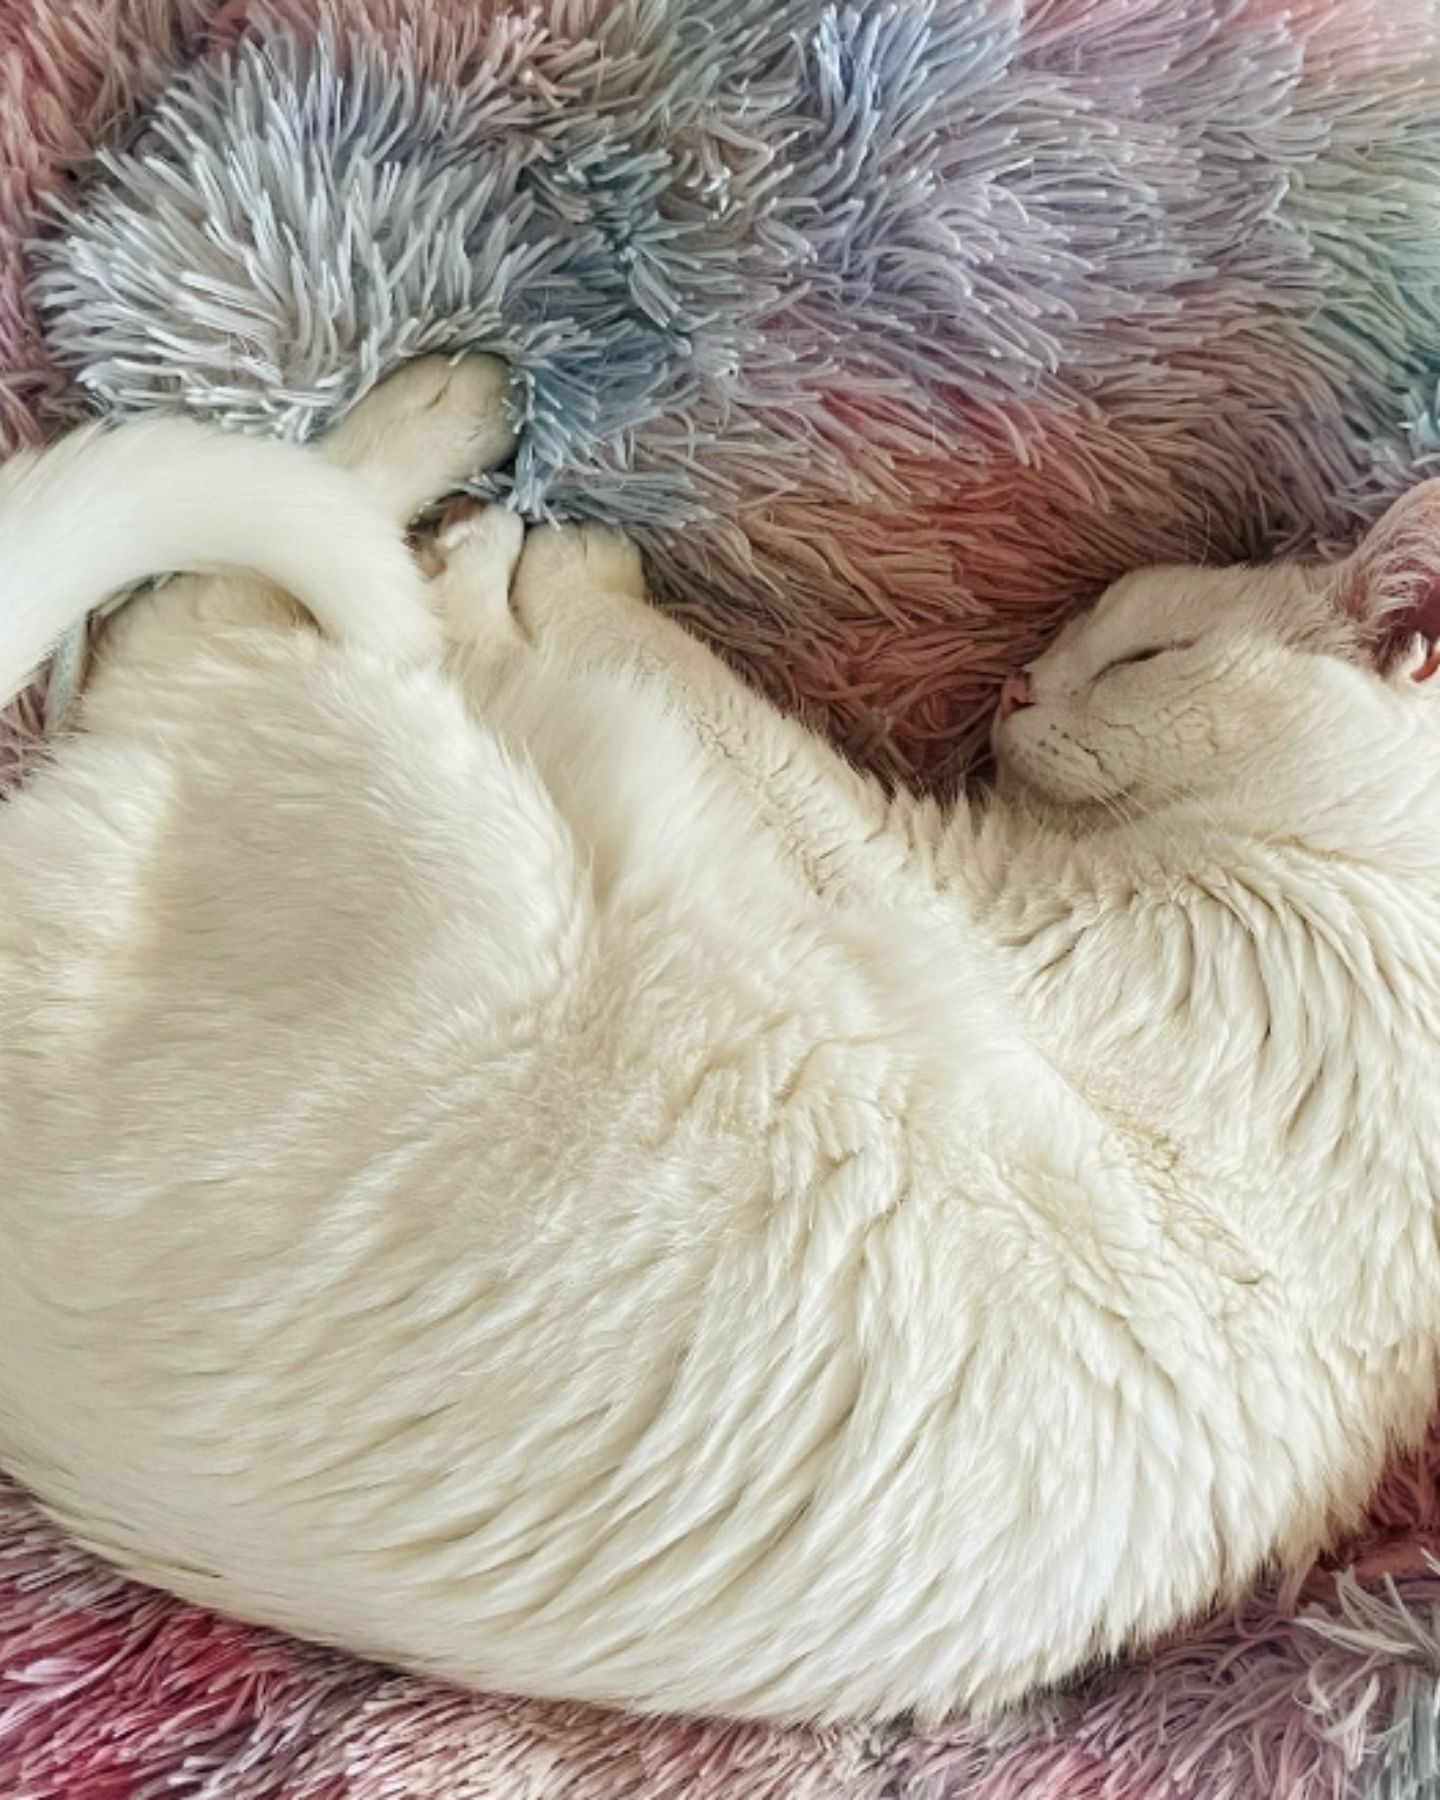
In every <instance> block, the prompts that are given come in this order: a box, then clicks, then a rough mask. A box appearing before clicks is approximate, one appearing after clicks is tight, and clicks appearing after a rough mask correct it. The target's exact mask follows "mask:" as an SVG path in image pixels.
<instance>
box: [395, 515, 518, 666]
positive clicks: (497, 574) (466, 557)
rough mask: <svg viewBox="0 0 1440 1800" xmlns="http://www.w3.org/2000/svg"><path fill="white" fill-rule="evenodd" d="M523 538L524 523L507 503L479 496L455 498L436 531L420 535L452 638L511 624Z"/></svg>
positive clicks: (463, 638)
mask: <svg viewBox="0 0 1440 1800" xmlns="http://www.w3.org/2000/svg"><path fill="white" fill-rule="evenodd" d="M524 541H525V526H524V523H523V521H522V520H521V518H520V516H519V514H518V513H513V512H511V511H510V510H509V509H508V508H507V507H504V506H482V505H481V504H480V502H479V501H476V500H455V501H452V502H451V503H450V505H449V506H447V507H446V509H445V511H444V512H443V513H442V514H441V517H440V521H439V524H438V525H437V527H436V529H435V530H434V532H433V533H431V534H430V535H429V536H428V537H426V538H424V539H423V540H422V541H421V543H420V545H419V546H418V549H417V555H418V556H419V558H420V566H421V568H422V569H423V570H424V571H425V573H426V574H427V575H428V576H429V577H430V579H431V583H432V587H433V592H434V597H435V601H436V604H437V606H438V608H439V611H440V614H441V618H442V620H443V623H444V626H445V632H446V635H447V637H449V638H450V639H451V640H452V641H453V642H466V641H470V640H474V639H476V638H477V637H480V636H490V635H493V633H494V631H495V630H496V628H497V627H500V626H504V627H505V628H506V629H507V630H508V629H509V628H510V627H511V626H512V624H513V621H512V619H511V615H510V584H511V581H512V580H513V578H514V575H515V569H516V565H517V564H518V563H519V561H520V553H521V547H522V545H523V543H524Z"/></svg>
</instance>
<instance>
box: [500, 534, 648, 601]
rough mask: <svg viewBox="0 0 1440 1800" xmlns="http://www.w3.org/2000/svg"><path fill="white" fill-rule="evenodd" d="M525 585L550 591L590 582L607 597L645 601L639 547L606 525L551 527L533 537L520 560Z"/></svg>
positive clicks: (521, 576)
mask: <svg viewBox="0 0 1440 1800" xmlns="http://www.w3.org/2000/svg"><path fill="white" fill-rule="evenodd" d="M520 580H521V581H522V582H523V583H526V584H527V585H528V584H536V585H540V586H545V587H554V586H557V585H559V584H563V583H572V582H575V581H584V582H585V583H587V584H588V585H590V586H592V587H600V588H603V589H604V590H605V591H606V592H607V593H619V594H630V595H632V596H633V597H634V598H635V599H637V600H643V599H644V598H645V566H644V563H643V562H642V561H641V557H640V551H639V549H638V547H637V546H636V545H635V544H633V543H632V542H631V541H630V539H629V538H627V537H625V536H624V535H623V534H622V533H621V532H618V531H612V530H610V529H609V528H608V527H607V526H604V525H590V524H586V525H546V526H541V527H539V528H537V529H536V530H534V531H532V532H531V533H530V535H529V536H528V537H527V538H526V540H525V551H524V554H523V555H522V556H521V558H520Z"/></svg>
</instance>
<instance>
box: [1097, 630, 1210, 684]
mask: <svg viewBox="0 0 1440 1800" xmlns="http://www.w3.org/2000/svg"><path fill="white" fill-rule="evenodd" d="M1194 643H1195V640H1194V638H1185V639H1183V640H1181V641H1180V642H1177V643H1173V644H1151V645H1149V646H1148V647H1147V648H1146V649H1144V650H1129V651H1127V652H1126V653H1125V655H1124V656H1116V657H1113V658H1112V659H1111V660H1110V661H1109V662H1108V663H1106V664H1105V665H1104V667H1103V668H1101V669H1099V670H1097V671H1096V674H1095V679H1096V681H1101V680H1103V679H1104V677H1105V676H1106V675H1108V674H1109V673H1110V672H1111V670H1112V669H1128V668H1132V667H1133V666H1134V665H1135V664H1136V663H1143V662H1151V661H1153V660H1154V658H1155V657H1157V656H1164V655H1165V654H1166V653H1167V651H1170V650H1189V649H1192V648H1193V647H1194Z"/></svg>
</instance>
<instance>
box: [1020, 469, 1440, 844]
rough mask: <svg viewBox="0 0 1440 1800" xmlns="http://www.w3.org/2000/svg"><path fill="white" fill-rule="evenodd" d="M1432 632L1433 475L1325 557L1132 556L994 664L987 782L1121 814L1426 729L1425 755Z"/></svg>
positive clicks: (1350, 755) (1052, 801) (1205, 794)
mask: <svg viewBox="0 0 1440 1800" xmlns="http://www.w3.org/2000/svg"><path fill="white" fill-rule="evenodd" d="M1437 645H1440V481H1431V482H1427V483H1425V484H1424V485H1423V486H1421V487H1418V488H1416V489H1415V490H1414V491H1413V492H1412V493H1410V494H1409V495H1407V496H1406V497H1405V498H1404V499H1402V500H1400V501H1399V502H1397V503H1396V505H1395V506H1393V507H1392V508H1391V510H1390V512H1389V513H1388V514H1387V515H1386V516H1385V517H1384V518H1383V519H1382V520H1381V521H1380V523H1379V524H1378V525H1377V526H1376V527H1375V528H1374V529H1373V530H1372V531H1371V532H1370V534H1369V536H1368V537H1367V538H1366V539H1365V541H1364V543H1362V545H1361V546H1360V548H1359V549H1358V550H1357V551H1356V552H1355V553H1354V554H1353V555H1352V556H1351V557H1349V558H1348V559H1347V560H1346V561H1344V562H1341V563H1335V564H1329V565H1321V564H1314V563H1299V562H1291V563H1275V564H1271V565H1269V566H1264V567H1255V568H1249V567H1243V568H1229V569H1199V568H1184V567H1163V568H1154V569H1143V570H1140V571H1139V572H1137V573H1135V574H1132V575H1127V576H1125V577H1124V578H1123V579H1122V580H1120V581H1117V582H1116V583H1115V584H1114V585H1113V586H1112V587H1110V588H1109V589H1107V591H1106V592H1105V593H1104V594H1103V595H1102V596H1101V598H1100V600H1099V602H1098V604H1097V605H1096V606H1095V608H1094V609H1093V611H1091V612H1090V613H1088V614H1086V615H1085V616H1083V617H1081V618H1079V619H1076V620H1075V621H1073V622H1072V623H1071V624H1070V625H1069V626H1067V627H1066V629H1065V630H1064V631H1063V632H1062V633H1061V634H1060V636H1059V638H1058V639H1057V640H1056V642H1055V643H1054V644H1053V645H1052V646H1051V648H1050V649H1049V650H1047V651H1046V652H1045V654H1044V655H1043V656H1041V657H1039V658H1038V659H1037V660H1036V661H1035V662H1033V663H1031V664H1030V665H1029V667H1028V668H1027V669H1025V670H1023V671H1020V672H1018V673H1017V674H1016V675H1014V676H1012V677H1010V678H1009V679H1008V680H1007V682H1006V684H1005V690H1004V695H1003V697H1002V700H1001V704H1000V708H999V712H998V713H997V717H996V722H995V728H994V733H993V743H994V748H995V753H996V759H997V763H998V765H999V771H1000V785H1001V792H1002V793H1008V794H1009V795H1011V796H1013V797H1014V798H1016V799H1022V800H1026V801H1028V802H1030V803H1032V804H1034V805H1036V806H1038V807H1040V808H1042V809H1043V810H1045V811H1048V812H1054V811H1057V810H1061V811H1066V810H1068V811H1071V812H1073V813H1077V814H1081V815H1083V814H1087V813H1089V812H1091V811H1093V810H1095V809H1102V810H1104V811H1105V812H1107V813H1108V812H1115V811H1119V812H1123V813H1124V814H1125V815H1126V816H1131V817H1133V816H1136V815H1137V814H1145V813H1148V812H1153V811H1155V810H1156V809H1158V808H1163V807H1168V806H1171V805H1173V804H1175V803H1177V802H1179V803H1184V802H1187V801H1193V802H1199V803H1200V804H1202V805H1204V804H1214V803H1216V802H1218V801H1219V800H1220V799H1221V797H1223V796H1225V795H1227V794H1233V793H1236V792H1237V791H1246V790H1249V789H1252V788H1253V787H1254V786H1255V785H1256V783H1257V782H1262V781H1263V780H1264V779H1265V775H1266V771H1272V772H1273V773H1274V776H1275V778H1276V779H1277V780H1278V779H1280V778H1281V777H1282V776H1283V778H1284V779H1285V780H1286V781H1287V782H1289V781H1292V780H1293V779H1294V777H1295V775H1296V772H1297V771H1303V770H1306V769H1313V770H1315V771H1317V772H1321V771H1323V773H1324V775H1325V778H1326V780H1327V782H1329V783H1332V784H1333V783H1341V784H1344V783H1346V782H1354V781H1357V780H1359V779H1360V778H1361V776H1362V775H1363V773H1364V770H1365V767H1366V765H1367V762H1370V761H1374V760H1376V759H1378V758H1380V757H1384V758H1385V759H1386V760H1387V762H1388V761H1390V760H1391V759H1394V758H1396V757H1400V758H1404V757H1406V756H1407V755H1408V756H1410V757H1411V758H1412V759H1413V758H1415V757H1416V756H1419V757H1421V758H1422V760H1423V759H1425V758H1428V756H1429V754H1430V752H1431V747H1432V746H1433V753H1434V756H1435V758H1436V764H1435V766H1436V767H1440V678H1436V679H1434V680H1432V679H1431V678H1432V677H1435V676H1437V670H1440V649H1437ZM1371 773H1373V770H1372V771H1371ZM1330 791H1331V792H1332V794H1333V793H1334V791H1335V790H1334V787H1333V786H1332V787H1331V789H1330Z"/></svg>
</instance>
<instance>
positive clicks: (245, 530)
mask: <svg viewBox="0 0 1440 1800" xmlns="http://www.w3.org/2000/svg"><path fill="white" fill-rule="evenodd" d="M220 569H236V570H244V571H246V572H248V573H251V574H255V575H260V576H263V577H264V578H265V579H266V580H268V581H271V582H273V583H275V585H276V586H277V587H281V588H283V589H284V590H285V591H286V592H287V593H289V594H291V595H293V596H294V598H295V599H296V600H298V601H299V602H300V603H301V605H302V606H304V607H305V608H306V609H307V610H308V611H309V612H310V613H311V614H312V615H313V617H314V619H315V621H316V623H317V624H318V625H319V626H320V628H321V629H322V630H323V631H325V632H327V633H329V634H330V635H331V636H332V637H335V638H337V639H339V640H341V641H343V642H346V643H350V644H355V645H357V646H360V647H362V648H365V649H369V650H373V651H374V652H375V653H377V654H379V655H382V656H385V657H393V658H395V659H397V660H410V659H412V658H414V659H419V658H423V657H424V656H426V655H428V654H429V653H431V651H432V650H433V648H434V644H435V625H434V621H433V618H432V615H431V612H430V609H429V607H428V605H427V603H426V600H425V595H424V584H423V579H422V577H421V575H420V573H419V571H418V569H417V568H416V567H415V564H414V562H413V560H412V558H411V557H410V555H409V552H408V551H407V550H406V547H405V543H404V539H403V537H402V535H401V533H400V531H399V529H398V527H397V526H396V525H395V524H394V522H393V521H392V520H390V519H388V518H387V517H386V516H385V514H384V512H383V510H382V509H381V508H380V507H379V506H378V505H377V504H376V502H375V500H374V498H373V497H372V496H371V495H370V494H369V493H368V492H367V490H366V489H365V488H364V487H363V486H362V484H361V482H360V481H359V479H358V478H357V477H356V476H354V475H353V474H350V473H348V472H347V471H346V470H344V469H340V468H337V467H335V466H334V465H333V464H331V463H328V462H326V461H325V460H324V458H323V457H321V456H318V455H316V454H315V453H314V452H313V451H306V450H301V449H299V448H298V447H296V446H294V445H290V444H282V443H279V442H276V441H275V440H273V439H257V438H246V437H239V436H236V435H234V434H233V433H230V432H223V431H220V430H218V429H216V428H215V427H213V426H208V425H201V424H198V423H196V422H194V421H192V420H187V419H170V418H166V419H153V420H147V421H145V422H143V423H139V424H131V425H122V426H120V427H119V428H118V429H106V428H104V427H100V426H90V427H86V428H85V429H83V430H81V431H77V432H75V433H73V434H72V435H71V436H70V437H68V438H64V439H62V440H61V441H60V442H59V443H58V444H55V445H53V446H52V447H51V448H49V449H46V450H41V451H38V452H26V453H24V454H22V455H20V456H16V457H13V458H11V460H10V461H9V462H7V463H5V464H4V465H3V466H0V705H3V704H4V703H5V702H7V701H9V700H10V699H12V698H13V697H14V696H15V695H16V694H17V693H18V692H19V691H20V690H21V689H22V688H23V687H24V686H25V684H26V682H28V681H29V680H30V678H31V676H32V675H34V673H35V671H36V670H37V669H38V667H39V666H40V664H41V663H42V662H43V661H44V660H45V657H46V655H47V653H48V652H49V650H50V649H51V647H52V646H53V645H54V644H55V642H56V641H57V640H58V639H59V638H60V637H61V635H62V634H63V633H64V632H66V631H68V630H70V629H71V628H72V627H73V626H76V625H78V624H80V623H81V622H82V621H83V620H84V619H85V618H86V616H87V615H88V614H89V613H91V612H92V611H93V610H94V609H95V608H96V607H97V606H98V605H100V604H101V602H102V601H104V600H106V599H108V598H109V597H110V596H111V595H112V594H116V593H118V592H120V591H121V590H122V589H124V588H127V587H131V586H133V585H134V584H135V583H136V582H138V581H142V580H144V579H145V578H146V577H148V576H152V575H161V574H169V573H172V572H194V573H211V572H214V571H216V570H220Z"/></svg>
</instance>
